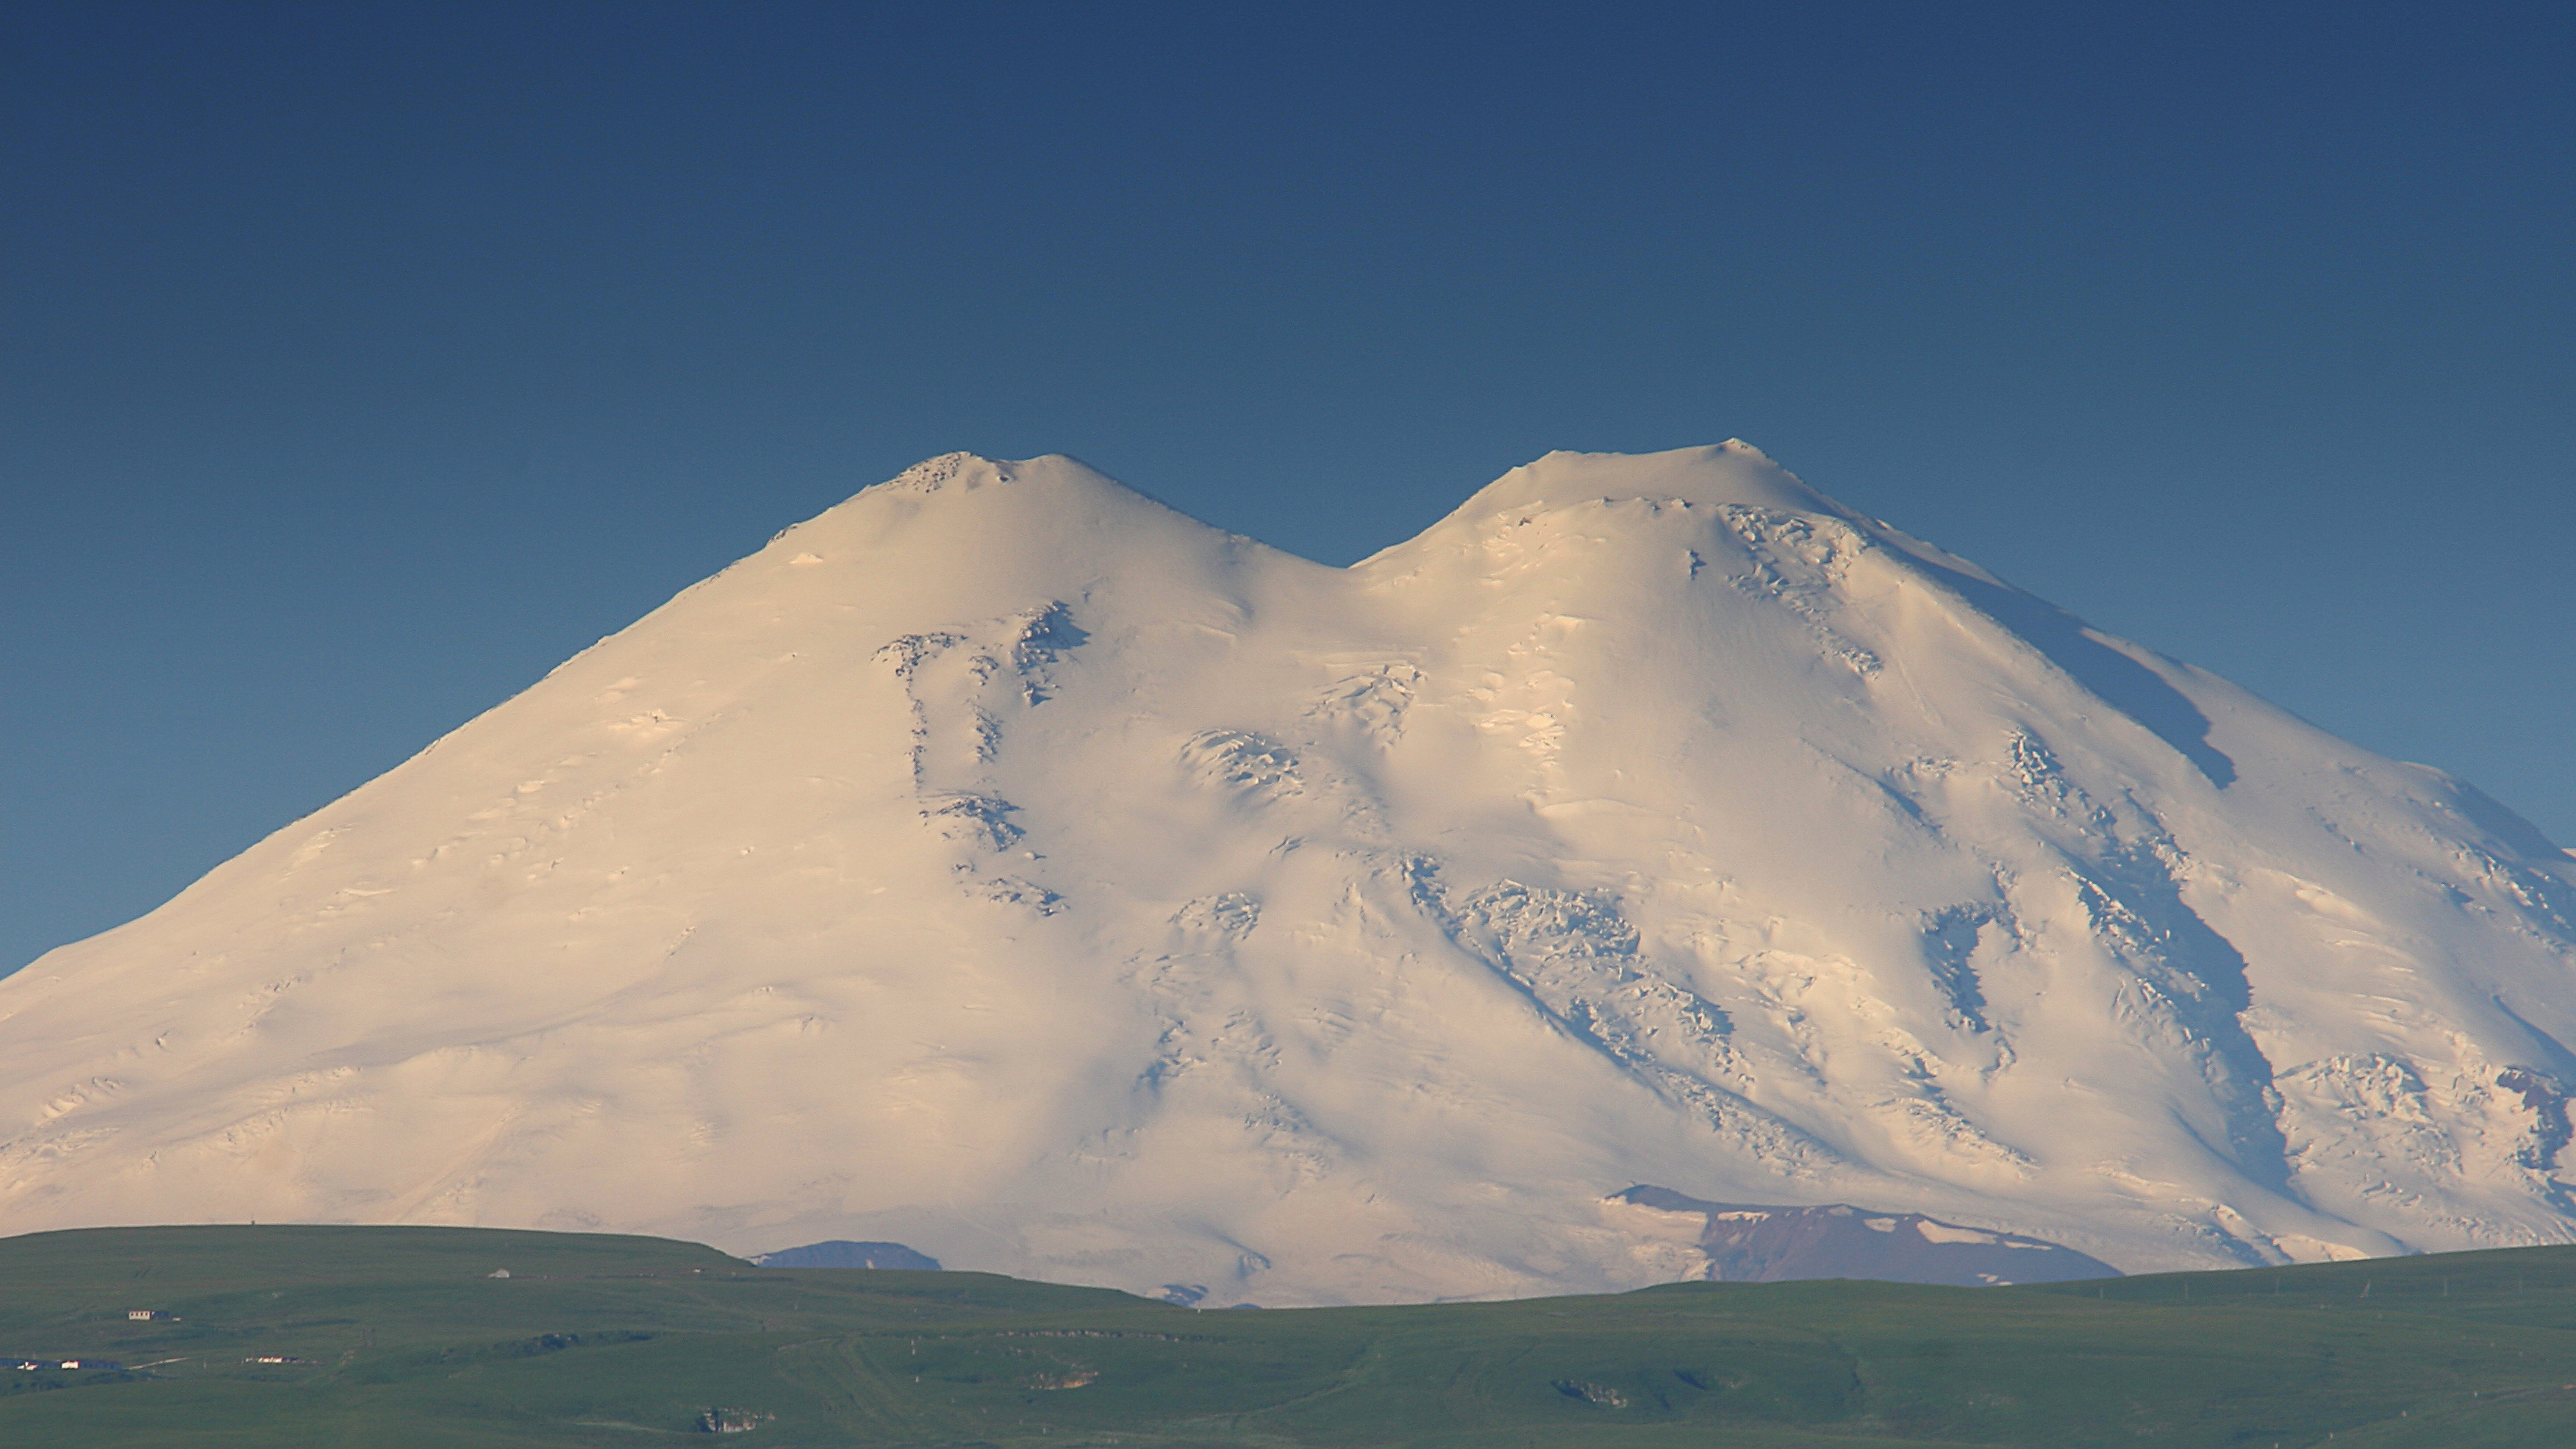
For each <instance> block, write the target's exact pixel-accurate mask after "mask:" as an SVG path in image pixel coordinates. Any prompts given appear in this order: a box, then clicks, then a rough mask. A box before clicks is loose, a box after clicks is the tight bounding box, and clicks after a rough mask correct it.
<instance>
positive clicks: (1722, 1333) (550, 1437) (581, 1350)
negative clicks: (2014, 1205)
mask: <svg viewBox="0 0 2576 1449" xmlns="http://www.w3.org/2000/svg"><path fill="white" fill-rule="evenodd" d="M499 1270H507V1272H508V1274H509V1276H508V1277H506V1278H503V1277H494V1276H489V1275H491V1274H493V1273H495V1272H496V1271H499ZM141 1310H150V1311H154V1312H157V1313H159V1314H162V1315H165V1316H163V1317H159V1318H154V1319H149V1320H137V1319H133V1318H130V1317H128V1314H129V1313H130V1312H133V1311H141ZM0 1354H7V1355H9V1356H10V1357H9V1358H7V1359H6V1361H5V1362H0V1443H5V1444H8V1445H12V1446H14V1445H20V1444H25V1445H38V1444H43V1445H49V1446H87V1445H116V1446H120V1449H122V1446H158V1445H189V1446H208V1449H213V1446H254V1445H255V1446H260V1449H294V1446H308V1445H310V1446H320V1445H331V1446H344V1445H345V1446H367V1449H383V1446H406V1449H407V1446H415V1445H417V1446H458V1449H464V1446H477V1449H486V1446H488V1449H502V1446H512V1449H523V1446H524V1449H534V1446H540V1445H544V1446H570V1445H651V1444H659V1443H666V1442H670V1441H671V1440H672V1438H673V1436H696V1435H703V1434H709V1433H713V1432H716V1429H715V1427H714V1426H717V1425H723V1426H726V1427H728V1428H739V1429H740V1432H739V1433H736V1434H734V1435H733V1437H734V1438H735V1439H736V1440H737V1441H738V1442H741V1443H744V1444H747V1445H754V1446H758V1445H777V1446H816V1449H819V1446H855V1445H956V1446H966V1445H994V1446H1001V1445H1009V1446H1015V1449H1016V1446H1049V1449H1066V1446H1078V1445H1080V1446H1088V1445H1111V1444H1117V1445H1133V1446H1139V1449H1145V1446H1167V1449H1181V1446H1211V1449H1213V1446H1244V1449H1251V1446H1264V1449H1272V1446H1278V1449H1285V1446H1301V1445H1315V1446H1368V1449H1377V1446H1391V1445H1438V1446H1458V1449H1466V1446H1480V1449H1481V1446H1495V1449H1510V1446H1531V1449H1537V1446H1555V1445H1567V1446H1571V1445H1582V1446H1586V1449H1631V1446H1633V1449H1664V1446H1673V1449H1680V1446H1693V1449H1702V1446H1707V1449H1718V1446H1736V1445H1743V1446H1754V1445H1759V1446H1766V1449H1767V1446H1867V1445H1918V1446H1931V1445H1964V1444H1980V1445H2033V1446H2049V1449H2061V1446H2077V1445H2091V1444H2104V1445H2108V1444H2121V1445H2134V1444H2141V1443H2144V1444H2156V1445H2230V1446H2237V1445H2253V1446H2268V1445H2274V1444H2278V1445H2282V1446H2291V1445H2309V1444H2324V1443H2328V1442H2331V1443H2333V1444H2335V1445H2336V1446H2337V1449H2344V1446H2352V1449H2395V1446H2428V1449H2429V1446H2442V1449H2466V1446H2490V1445H2491V1446H2505V1445H2513V1446H2523V1445H2529V1446H2550V1449H2559V1446H2565V1445H2568V1444H2576V1248H2533V1249H2522V1250H2516V1251H2510V1252H2493V1253H2469V1254H2454V1255H2447V1256H2440V1257H2423V1258H2409V1259H2382V1260H2376V1261H2372V1262H2366V1263H2346V1264H2336V1265H2330V1266H2319V1267H2303V1268H2282V1269H2259V1270H2253V1271H2248V1272H2241V1273H2201V1274H2178V1275H2170V1276H2165V1277H2153V1278H2128V1279H2116V1280H2110V1281H2106V1282H2099V1283H2074V1284H2062V1285H2053V1286H2049V1287H2034V1288H2007V1289H1953V1288H1920V1287H1908V1286H1902V1285H1894V1284H1881V1283H1851V1282H1832V1283H1786V1284H1705V1283H1703V1284H1674V1285H1671V1286H1667V1287H1662V1288H1652V1289H1648V1290H1646V1291H1644V1292H1640V1293H1631V1294H1626V1295H1622V1296H1618V1297H1601V1298H1548V1299H1532V1300H1526V1301H1521V1302H1513V1303H1477V1304H1449V1305H1439V1306H1429V1307H1407V1308H1345V1309H1309V1310H1298V1311H1275V1310H1274V1311H1214V1312H1204V1313H1202V1312H1193V1311H1191V1310H1188V1309H1182V1308H1175V1307H1172V1306H1169V1305H1167V1304H1159V1303H1151V1302H1146V1301H1144V1300H1141V1299H1136V1298H1130V1297H1127V1296H1126V1295H1124V1294H1119V1293H1113V1292H1107V1291H1104V1290H1098V1289H1084V1288H1065V1287H1058V1286H1054V1285H1050V1284H1042V1283H1025V1282H1018V1281H1015V1280H1012V1279H1008V1278H997V1277H991V1276H987V1275H983V1274H975V1273H899V1272H867V1271H851V1270H833V1269H763V1268H754V1267H752V1266H750V1265H748V1264H746V1263H743V1262H741V1261H739V1260H737V1259H734V1258H729V1257H726V1256H724V1255H723V1254H720V1253H717V1252H715V1251H714V1250H712V1249H709V1248H704V1247H699V1246H695V1245H693V1244H687V1243H675V1242H666V1241H662V1240H658V1239H651V1238H627V1237H609V1236H598V1235H583V1234H563V1233H526V1232H503V1231H491V1230H478V1229H446V1228H322V1227H191V1228H115V1229H99V1230H92V1231H83V1232H65V1233H41V1234H35V1235H31V1236H27V1237H19V1238H10V1239H5V1240H0ZM37 1356H41V1358H42V1362H43V1364H44V1366H43V1367H42V1368H40V1369H37V1370H33V1371H30V1370H24V1369H20V1368H17V1367H16V1365H17V1363H18V1362H19V1361H20V1359H21V1358H22V1357H25V1358H35V1357H37ZM65 1359H78V1360H81V1361H82V1362H83V1366H82V1367H80V1368H77V1369H65V1368H63V1367H61V1366H60V1365H61V1362H62V1361H63V1360H65ZM96 1360H109V1361H112V1362H114V1363H116V1364H118V1365H121V1367H117V1368H101V1367H97V1366H95V1362H94V1361H96ZM682 1442H687V1440H686V1439H683V1440H682Z"/></svg>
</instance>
